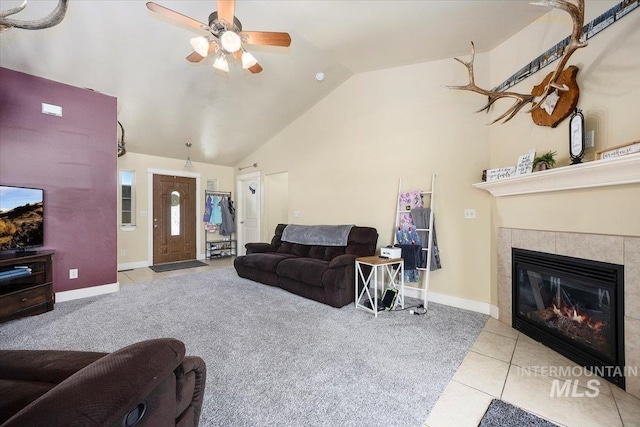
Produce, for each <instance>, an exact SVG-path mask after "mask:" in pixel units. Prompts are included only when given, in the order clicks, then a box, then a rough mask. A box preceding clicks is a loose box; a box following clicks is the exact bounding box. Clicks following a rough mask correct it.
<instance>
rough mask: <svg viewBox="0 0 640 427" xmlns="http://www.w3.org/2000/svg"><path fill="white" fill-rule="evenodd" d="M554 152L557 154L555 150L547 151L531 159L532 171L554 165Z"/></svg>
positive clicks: (549, 167)
mask: <svg viewBox="0 0 640 427" xmlns="http://www.w3.org/2000/svg"><path fill="white" fill-rule="evenodd" d="M556 154H558V153H557V152H556V151H547V152H546V153H544V154H543V155H541V156H538V157H536V158H535V159H533V171H534V172H538V171H543V170H547V169H551V168H552V167H554V166H555V165H556V159H555V158H554V157H555V155H556Z"/></svg>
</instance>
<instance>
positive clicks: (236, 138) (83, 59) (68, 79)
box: [0, 0, 549, 166]
mask: <svg viewBox="0 0 640 427" xmlns="http://www.w3.org/2000/svg"><path fill="white" fill-rule="evenodd" d="M20 3H21V0H16V1H14V0H0V9H1V10H7V9H10V8H12V7H16V6H18V5H20ZM156 3H158V4H160V5H162V6H165V7H167V8H170V9H173V10H174V11H177V12H180V13H182V14H184V15H187V16H190V17H192V18H194V19H196V20H198V21H201V22H205V23H207V22H208V16H209V14H210V13H211V12H213V11H215V10H216V1H214V0H206V1H205V0H200V1H185V0H182V1H163V0H156ZM55 5H56V1H41V0H38V1H34V0H31V1H30V2H29V4H28V5H27V7H26V9H25V10H24V11H22V12H20V13H19V14H17V15H14V18H16V19H23V20H30V19H39V18H41V17H43V16H45V15H47V14H48V13H49V12H50V11H51V10H53V9H54V7H55ZM548 10H549V9H548V8H546V7H540V6H534V5H531V4H529V3H528V1H521V0H494V1H483V0H467V1H453V0H445V1H435V0H413V1H405V0H390V1H385V0H340V1H338V0H295V1H293V0H283V1H278V0H264V1H257V0H256V1H254V0H237V2H236V7H235V16H236V17H237V18H238V19H239V20H240V21H241V22H242V26H243V29H244V30H256V31H282V32H288V33H289V34H290V35H291V38H292V42H291V46H290V47H288V48H282V47H266V46H254V45H248V46H247V47H248V50H249V51H250V52H251V53H253V55H254V56H255V57H256V58H257V59H258V61H259V63H260V64H261V65H262V67H263V68H264V71H262V72H261V73H259V74H251V73H249V72H248V71H245V70H242V68H241V67H240V66H239V65H237V64H232V65H231V71H230V72H229V73H228V74H225V73H223V72H221V71H218V70H215V69H214V68H212V67H211V64H212V60H211V59H209V58H207V59H205V60H204V61H202V62H201V63H199V64H193V63H190V62H188V61H186V60H185V57H186V56H187V55H189V54H190V53H191V52H192V50H191V47H190V45H189V40H190V39H191V38H192V37H195V36H197V35H203V34H202V33H201V32H199V31H198V30H197V29H194V28H193V27H189V26H187V25H184V24H181V23H179V22H176V21H172V20H170V19H167V18H164V17H162V16H160V15H158V14H155V13H153V12H150V11H149V10H148V9H147V8H146V6H145V1H137V0H124V1H114V0H110V1H104V0H70V1H69V6H68V11H67V14H66V16H65V18H64V20H63V21H62V22H61V23H60V24H59V25H57V26H55V27H52V28H48V29H43V30H37V31H29V30H22V29H11V30H8V31H5V32H2V33H0V66H2V67H6V68H10V69H12V70H16V71H21V72H25V73H28V74H32V75H36V76H39V77H44V78H47V79H51V80H55V81H58V82H62V83H66V84H70V85H73V86H77V87H81V88H89V89H92V90H95V91H98V92H101V93H104V94H107V95H111V96H114V97H116V98H118V120H119V121H120V122H121V123H122V125H123V126H124V128H125V131H126V143H127V150H128V151H131V152H138V153H144V154H151V155H157V156H163V157H172V158H185V156H186V147H185V143H186V142H191V143H192V144H193V147H192V148H191V159H192V160H194V161H200V162H208V163H214V164H218V165H227V166H235V165H236V164H237V163H238V162H239V161H241V160H242V159H243V158H244V157H245V156H247V155H248V154H249V153H251V152H252V151H253V150H255V149H256V148H258V147H259V146H261V145H262V144H264V143H265V142H266V141H268V140H269V138H271V137H272V136H274V135H276V134H277V133H278V132H280V131H281V130H282V129H283V128H285V127H286V126H287V125H288V124H289V123H291V122H292V121H294V120H295V119H296V118H297V117H299V116H300V115H301V114H303V113H304V112H305V111H306V110H307V109H309V108H310V107H311V106H313V105H314V104H315V103H317V102H318V101H319V100H321V99H322V98H323V97H325V96H326V95H327V94H328V93H330V92H331V91H332V90H334V89H335V88H336V87H337V86H339V85H340V84H342V83H343V82H344V81H345V80H347V79H348V78H349V77H350V76H352V75H353V74H354V73H361V72H367V71H373V70H378V69H383V68H390V67H397V66H401V65H407V64H414V63H419V62H425V61H432V60H438V59H444V58H452V57H454V56H459V55H467V54H468V53H469V41H471V40H473V41H474V42H475V44H476V49H477V51H478V52H484V51H488V50H491V49H492V48H493V47H495V46H497V45H498V44H499V43H501V42H502V41H504V40H506V39H507V38H509V37H510V36H512V35H513V34H515V33H516V32H518V31H519V30H520V29H522V28H524V27H525V26H526V25H528V24H529V23H531V22H533V21H534V20H535V19H537V18H538V17H540V16H541V15H543V14H544V13H546V12H548ZM318 72H322V73H324V74H325V79H324V81H322V82H318V81H317V80H316V79H315V76H316V74H317V73H318ZM114 126H115V124H114ZM114 150H115V141H114Z"/></svg>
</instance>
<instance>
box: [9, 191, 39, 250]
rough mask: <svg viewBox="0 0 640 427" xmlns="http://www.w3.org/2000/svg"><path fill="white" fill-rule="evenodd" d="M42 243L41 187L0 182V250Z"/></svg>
mask: <svg viewBox="0 0 640 427" xmlns="http://www.w3.org/2000/svg"><path fill="white" fill-rule="evenodd" d="M43 245H44V191H43V190H42V189H40V188H26V187H14V186H9V185H0V251H16V252H23V251H26V250H27V249H29V248H33V247H37V246H43Z"/></svg>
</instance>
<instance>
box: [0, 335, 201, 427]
mask: <svg viewBox="0 0 640 427" xmlns="http://www.w3.org/2000/svg"><path fill="white" fill-rule="evenodd" d="M205 382H206V367H205V363H204V361H203V360H202V359H201V358H200V357H196V356H185V347H184V344H183V343H182V342H180V341H178V340H176V339H172V338H161V339H153V340H148V341H142V342H139V343H136V344H133V345H130V346H128V347H124V348H122V349H120V350H117V351H115V352H113V353H96V352H86V351H63V350H0V423H3V424H2V427H9V426H20V427H25V426H43V425H47V426H116V425H117V426H133V425H136V426H144V425H146V426H154V427H156V426H197V425H198V423H199V420H200V411H201V408H202V400H203V397H204V388H205Z"/></svg>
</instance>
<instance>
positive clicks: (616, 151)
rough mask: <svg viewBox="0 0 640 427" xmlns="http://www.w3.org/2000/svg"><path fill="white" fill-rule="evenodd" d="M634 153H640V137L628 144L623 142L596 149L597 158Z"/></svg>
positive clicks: (604, 158) (610, 157)
mask: <svg viewBox="0 0 640 427" xmlns="http://www.w3.org/2000/svg"><path fill="white" fill-rule="evenodd" d="M633 153H640V139H639V140H637V141H633V142H630V143H628V144H622V145H618V146H615V147H610V148H605V149H604V150H600V151H596V160H606V159H613V158H614V157H620V156H625V155H627V154H633Z"/></svg>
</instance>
